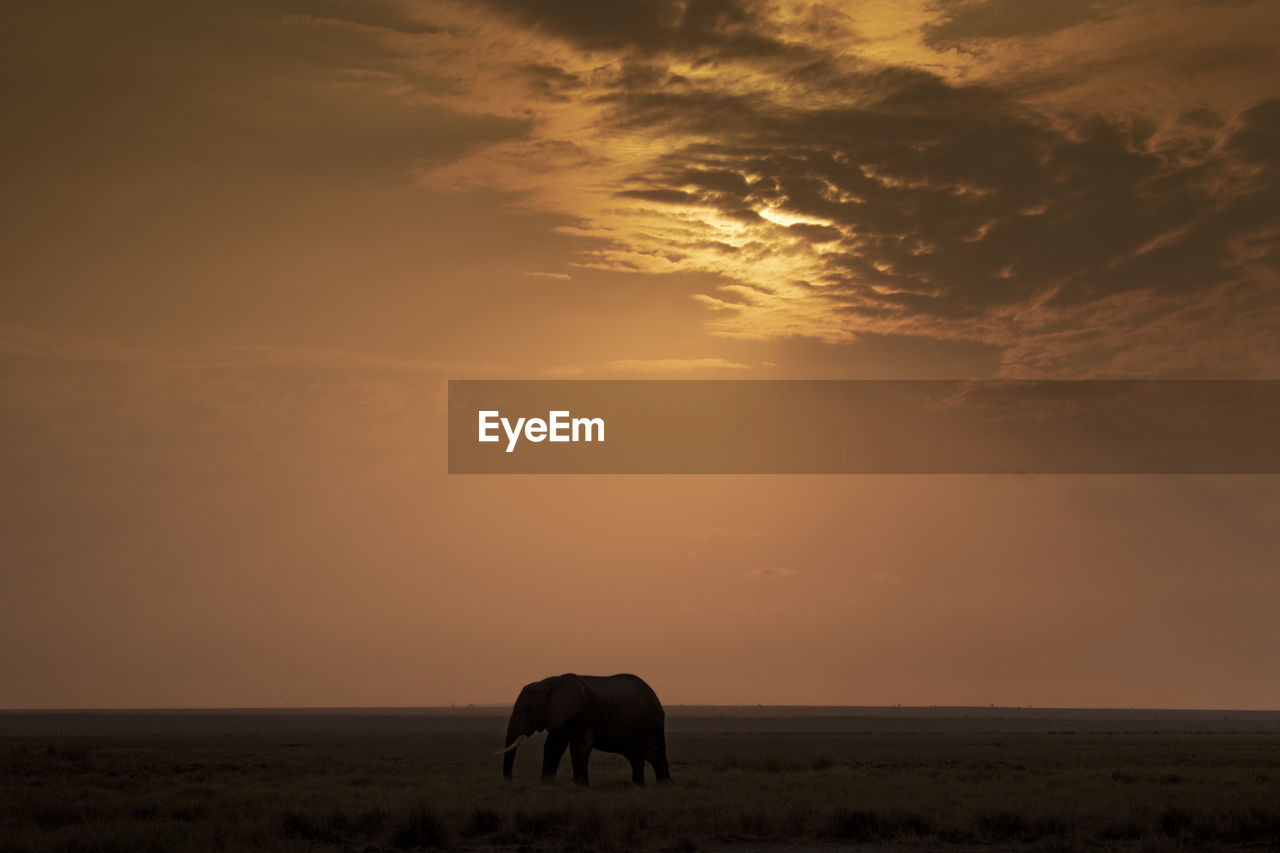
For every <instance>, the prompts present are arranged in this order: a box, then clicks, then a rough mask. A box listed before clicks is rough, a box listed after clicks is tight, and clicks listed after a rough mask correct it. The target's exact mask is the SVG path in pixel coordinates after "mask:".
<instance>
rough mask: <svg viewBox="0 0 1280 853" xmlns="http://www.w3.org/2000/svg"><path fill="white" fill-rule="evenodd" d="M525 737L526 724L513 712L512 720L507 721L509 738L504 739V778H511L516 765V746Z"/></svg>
mask: <svg viewBox="0 0 1280 853" xmlns="http://www.w3.org/2000/svg"><path fill="white" fill-rule="evenodd" d="M524 738H525V733H524V725H523V724H522V723H521V721H520V720H518V719H517V718H516V715H515V714H512V715H511V721H510V722H509V723H507V738H506V740H505V741H504V745H505V746H506V749H505V750H503V755H502V778H504V779H510V778H511V771H512V769H513V768H514V767H515V766H516V747H517V746H519V745H520V741H522V740H524Z"/></svg>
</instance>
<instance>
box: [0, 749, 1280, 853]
mask: <svg viewBox="0 0 1280 853" xmlns="http://www.w3.org/2000/svg"><path fill="white" fill-rule="evenodd" d="M497 740H499V741H500V736H499V737H498V738H497ZM538 747H539V745H538V744H537V743H534V744H533V748H532V749H529V748H525V749H524V750H522V751H521V753H520V755H519V759H518V761H517V766H516V779H514V780H513V781H512V782H504V781H503V780H502V778H501V759H500V758H498V757H495V756H493V755H492V752H493V750H494V748H495V737H494V736H492V735H487V734H478V733H452V734H442V733H433V734H421V733H418V734H387V733H385V732H380V733H367V734H354V733H343V734H316V733H309V734H298V735H281V734H278V733H276V734H256V735H255V734H230V735H228V734H223V735H203V736H166V735H152V736H141V737H139V736H98V737H79V736H76V737H70V736H64V737H5V738H0V851H100V853H107V851H131V852H132V851H168V850H279V851H295V850H296V851H303V850H309V851H347V850H350V851H383V850H401V849H417V848H424V847H425V848H432V847H443V848H454V849H473V850H488V849H510V850H517V849H519V850H566V849H568V850H600V851H613V850H650V851H672V853H676V852H678V853H690V851H695V850H702V851H715V850H720V849H723V848H733V849H735V850H755V851H766V850H778V849H805V850H829V849H841V848H847V847H849V846H853V845H856V846H860V847H861V848H862V849H865V850H868V851H870V850H880V849H916V850H920V849H930V850H932V849H979V848H980V849H982V850H984V851H1003V850H1023V849H1049V850H1059V851H1070V850H1133V851H1143V853H1148V851H1161V850H1169V851H1172V850H1179V849H1184V848H1185V849H1206V848H1211V849H1212V848H1216V849H1257V850H1263V849H1277V848H1280V735H1275V734H1221V733H1198V734H1197V733H1181V734H1177V733H1142V734H1124V733H1113V734H1017V733H1012V734H955V733H951V734H946V733H935V734H918V733H917V734H886V733H878V734H863V735H858V734H838V735H833V734H803V733H789V734H781V735H769V734H726V735H711V734H677V733H673V734H671V735H670V736H669V753H670V757H671V760H672V775H673V776H674V778H675V782H674V784H672V785H670V786H659V785H656V784H653V782H652V770H651V769H650V770H649V771H648V773H649V779H650V784H649V785H647V786H646V787H645V788H643V789H638V788H635V787H633V786H632V785H631V784H630V782H629V781H628V780H629V778H630V770H629V767H628V765H627V763H626V761H625V760H624V759H623V758H621V757H620V756H615V755H608V754H602V753H596V754H594V755H593V757H592V763H591V778H592V787H591V788H589V789H585V790H584V789H578V788H576V787H575V786H574V785H573V784H572V782H571V780H570V779H569V778H568V776H569V774H568V773H567V770H566V768H562V777H564V778H561V779H560V780H558V781H557V782H556V783H553V784H550V785H546V784H541V783H540V782H538V780H537V779H536V775H537V771H538V766H539V764H540V752H539V748H538Z"/></svg>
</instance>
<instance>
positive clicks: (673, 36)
mask: <svg viewBox="0 0 1280 853" xmlns="http://www.w3.org/2000/svg"><path fill="white" fill-rule="evenodd" d="M485 2H486V3H487V4H488V5H489V6H491V7H492V8H494V9H496V10H498V11H500V12H502V13H505V14H508V15H510V16H512V17H514V18H515V19H517V20H519V21H521V22H522V23H525V24H529V25H532V26H536V27H539V28H540V29H542V30H544V31H545V32H548V33H551V34H553V35H556V36H560V37H562V38H565V39H568V40H569V41H571V42H573V43H574V44H576V45H578V46H579V47H582V48H585V49H587V50H602V51H623V52H630V51H634V52H637V53H640V54H660V53H681V54H702V55H706V56H708V57H743V56H774V55H782V54H787V53H793V52H796V51H797V50H798V48H794V47H791V46H788V45H786V44H784V43H782V42H780V41H778V40H776V39H775V38H773V37H771V36H770V35H768V33H767V24H766V23H765V22H764V21H763V20H762V19H761V17H760V16H758V15H757V13H756V12H755V10H754V9H753V8H752V7H751V5H750V4H749V3H745V2H742V0H613V2H608V3H601V2H597V0H485Z"/></svg>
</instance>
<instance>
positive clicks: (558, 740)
mask: <svg viewBox="0 0 1280 853" xmlns="http://www.w3.org/2000/svg"><path fill="white" fill-rule="evenodd" d="M568 745H569V738H567V737H565V735H564V734H563V733H562V732H547V742H546V743H544V744H543V745H542V778H543V779H554V778H555V775H556V770H558V769H559V768H560V757H561V756H562V755H564V748H565V747H566V746H568Z"/></svg>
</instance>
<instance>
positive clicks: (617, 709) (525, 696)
mask: <svg viewBox="0 0 1280 853" xmlns="http://www.w3.org/2000/svg"><path fill="white" fill-rule="evenodd" d="M665 719H666V714H665V713H664V712H663V710H662V703H661V702H659V701H658V696H657V694H656V693H654V692H653V688H651V687H650V686H649V685H648V684H645V683H644V681H643V680H641V679H640V678H637V677H636V676H634V675H627V674H623V675H608V676H599V675H574V674H573V673H567V674H565V675H556V676H552V677H551V678H544V679H542V680H541V681H535V682H533V683H532V684H526V685H525V687H524V689H523V690H521V691H520V695H519V697H517V698H516V704H515V706H514V707H513V708H512V709H511V719H510V721H509V722H508V723H507V737H506V741H505V742H506V749H504V750H502V751H501V752H499V753H497V754H498V755H501V756H502V775H503V777H504V778H506V779H510V778H511V769H512V768H513V767H514V766H515V761H516V747H518V746H519V745H520V742H521V741H523V740H524V739H525V738H527V737H529V736H530V735H532V734H533V733H534V732H540V731H542V730H544V729H545V730H546V732H547V740H546V743H544V744H543V747H542V779H543V781H547V780H550V779H553V778H554V777H555V775H556V769H557V768H558V767H559V766H560V758H561V756H563V755H564V750H565V747H566V746H567V747H569V757H570V760H571V761H572V762H573V781H574V782H576V783H578V784H579V785H586V784H587V759H588V758H589V757H590V755H591V750H592V749H600V750H604V751H605V752H616V753H619V754H621V755H624V756H626V758H627V760H628V761H630V762H631V781H633V782H635V783H636V784H637V785H644V763H645V762H646V761H648V762H649V763H650V764H652V765H653V771H654V773H655V774H656V776H657V778H658V781H659V782H670V781H671V771H670V769H669V768H668V766H667V739H666V734H665V732H664V730H663V726H664V723H665Z"/></svg>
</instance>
